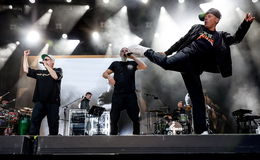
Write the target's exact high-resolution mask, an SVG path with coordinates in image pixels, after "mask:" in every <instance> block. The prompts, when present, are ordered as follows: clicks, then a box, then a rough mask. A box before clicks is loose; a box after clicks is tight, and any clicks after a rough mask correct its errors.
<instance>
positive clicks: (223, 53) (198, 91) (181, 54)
mask: <svg viewBox="0 0 260 160" xmlns="http://www.w3.org/2000/svg"><path fill="white" fill-rule="evenodd" d="M220 18H221V13H220V12H219V10H217V9H215V8H211V9H209V10H208V11H207V12H206V13H203V14H200V15H199V19H200V20H202V21H204V25H201V24H196V25H193V26H192V28H191V29H190V30H189V32H188V33H187V34H186V35H185V36H184V37H182V38H181V39H180V40H179V41H178V42H176V43H175V44H173V45H172V46H171V47H170V48H169V49H168V50H167V51H165V52H159V53H158V52H155V51H153V50H152V49H149V48H146V47H142V46H130V47H128V49H129V52H131V53H133V54H136V55H140V56H143V55H144V56H145V57H147V58H148V59H149V60H150V61H151V62H153V63H155V64H157V65H159V66H161V67H162V68H163V69H165V70H172V71H177V72H180V73H181V74H182V77H183V80H184V83H185V85H186V88H187V90H188V92H189V95H190V98H191V101H192V104H193V120H194V131H195V133H196V134H208V131H207V127H206V120H205V100H204V96H203V91H202V85H201V80H200V75H201V74H202V73H203V71H206V72H212V73H221V75H222V76H223V77H228V76H231V75H232V65H231V64H232V63H231V53H230V45H232V44H236V43H239V42H241V41H242V39H243V38H244V36H245V34H246V33H247V31H248V29H249V27H250V25H251V23H252V22H253V21H254V19H255V17H253V16H252V15H251V14H250V13H248V14H246V16H245V19H244V21H243V22H242V24H241V25H240V26H239V28H238V30H237V31H236V33H235V34H234V35H231V34H230V33H227V32H223V31H216V26H217V24H218V22H219V21H220ZM173 52H177V53H176V54H174V55H173V56H169V57H168V55H171V54H173Z"/></svg>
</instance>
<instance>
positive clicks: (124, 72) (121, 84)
mask: <svg viewBox="0 0 260 160" xmlns="http://www.w3.org/2000/svg"><path fill="white" fill-rule="evenodd" d="M120 57H121V61H114V62H112V64H111V65H110V66H109V67H108V69H107V70H106V71H105V72H104V73H103V77H104V78H105V79H107V80H108V83H109V84H110V85H112V86H114V92H113V96H112V107H111V111H110V119H111V120H110V122H111V124H110V127H111V131H110V135H117V134H118V125H117V123H118V120H119V118H120V113H121V111H122V110H124V109H126V111H127V114H128V116H129V118H130V119H131V120H132V122H133V134H140V123H139V107H138V103H137V96H136V93H135V71H136V70H144V69H146V68H147V66H146V64H145V63H144V62H143V61H141V60H140V59H138V58H137V57H135V56H134V55H133V54H131V53H129V51H128V49H127V48H122V49H121V50H120ZM127 58H130V59H132V60H133V61H127ZM112 73H114V76H113V77H112V76H111V74H112Z"/></svg>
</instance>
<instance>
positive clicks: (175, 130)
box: [167, 121, 183, 135]
mask: <svg viewBox="0 0 260 160" xmlns="http://www.w3.org/2000/svg"><path fill="white" fill-rule="evenodd" d="M182 132H183V128H182V125H181V124H180V123H179V122H176V121H172V122H170V125H169V128H167V135H179V134H182Z"/></svg>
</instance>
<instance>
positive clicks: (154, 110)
mask: <svg viewBox="0 0 260 160" xmlns="http://www.w3.org/2000/svg"><path fill="white" fill-rule="evenodd" d="M148 112H160V113H161V112H163V111H161V110H156V109H155V110H150V111H148Z"/></svg>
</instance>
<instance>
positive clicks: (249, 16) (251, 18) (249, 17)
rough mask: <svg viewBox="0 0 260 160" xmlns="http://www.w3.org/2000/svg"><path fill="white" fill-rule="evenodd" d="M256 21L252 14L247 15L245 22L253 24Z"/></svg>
mask: <svg viewBox="0 0 260 160" xmlns="http://www.w3.org/2000/svg"><path fill="white" fill-rule="evenodd" d="M254 20H255V17H253V16H252V15H251V14H250V13H247V14H246V17H245V21H247V22H253V21H254Z"/></svg>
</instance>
